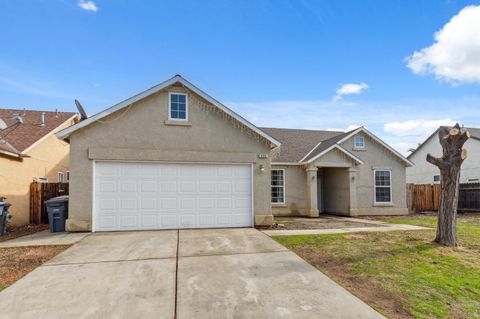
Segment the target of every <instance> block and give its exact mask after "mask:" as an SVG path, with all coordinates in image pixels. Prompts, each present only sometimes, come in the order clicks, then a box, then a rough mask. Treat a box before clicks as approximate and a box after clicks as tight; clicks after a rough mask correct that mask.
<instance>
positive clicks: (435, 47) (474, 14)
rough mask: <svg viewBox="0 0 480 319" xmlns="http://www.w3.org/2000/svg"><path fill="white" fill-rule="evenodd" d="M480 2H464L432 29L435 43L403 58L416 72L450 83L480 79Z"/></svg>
mask: <svg viewBox="0 0 480 319" xmlns="http://www.w3.org/2000/svg"><path fill="white" fill-rule="evenodd" d="M479 30H480V6H467V7H465V8H463V9H462V10H461V11H460V13H458V14H457V15H456V16H454V17H453V18H452V19H451V20H450V21H449V22H448V23H447V24H445V25H444V26H443V28H442V29H440V30H439V31H438V32H436V33H435V43H434V44H432V45H431V46H429V47H427V48H424V49H422V50H420V51H415V52H414V53H413V54H412V55H411V56H409V57H407V58H406V59H405V62H406V63H407V67H408V68H410V69H411V70H412V71H413V72H414V73H415V74H420V75H422V74H434V75H435V76H436V77H437V78H438V79H440V80H443V81H447V82H450V83H453V84H460V83H480V32H479Z"/></svg>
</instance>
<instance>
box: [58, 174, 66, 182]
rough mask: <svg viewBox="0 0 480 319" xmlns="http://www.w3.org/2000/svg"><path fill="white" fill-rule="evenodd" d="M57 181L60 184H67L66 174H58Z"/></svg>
mask: <svg viewBox="0 0 480 319" xmlns="http://www.w3.org/2000/svg"><path fill="white" fill-rule="evenodd" d="M60 176H61V177H62V178H60ZM57 179H58V182H59V183H65V173H64V172H58V173H57Z"/></svg>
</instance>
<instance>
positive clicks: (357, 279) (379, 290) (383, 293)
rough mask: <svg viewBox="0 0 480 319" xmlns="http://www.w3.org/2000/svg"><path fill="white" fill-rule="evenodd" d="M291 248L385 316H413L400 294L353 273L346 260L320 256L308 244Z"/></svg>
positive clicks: (396, 318)
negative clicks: (405, 306)
mask: <svg viewBox="0 0 480 319" xmlns="http://www.w3.org/2000/svg"><path fill="white" fill-rule="evenodd" d="M293 250H294V252H295V253H296V254H298V255H299V256H301V257H302V258H303V259H305V260H307V261H308V262H309V263H310V264H312V265H313V266H315V267H316V268H317V269H319V270H321V271H322V272H324V273H325V274H326V275H328V276H329V277H330V278H332V279H333V280H334V281H336V282H338V283H339V284H341V285H342V286H343V287H345V288H346V289H348V290H349V291H350V292H352V293H353V294H354V295H355V296H357V297H358V298H360V299H361V300H363V301H364V302H366V303H367V304H369V305H370V306H371V307H373V308H374V309H377V310H378V311H380V312H381V313H382V314H383V315H385V316H386V317H387V318H393V319H410V318H413V316H412V315H410V314H409V313H408V312H407V311H406V310H405V308H404V307H403V305H404V304H405V300H404V298H403V297H402V296H401V295H398V294H395V293H393V292H391V291H389V290H387V289H386V288H384V287H383V286H382V285H381V284H380V283H379V282H378V281H377V280H375V279H374V278H370V277H367V276H365V275H361V274H355V272H352V271H351V269H348V263H347V262H346V261H342V260H341V259H339V260H337V259H332V258H328V257H325V256H322V255H321V254H320V253H318V251H315V250H313V249H311V248H310V247H308V246H297V247H295V248H294V249H293Z"/></svg>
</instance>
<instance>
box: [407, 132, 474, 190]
mask: <svg viewBox="0 0 480 319" xmlns="http://www.w3.org/2000/svg"><path fill="white" fill-rule="evenodd" d="M464 148H466V149H467V151H468V156H467V158H466V159H465V161H464V162H463V164H462V170H461V172H460V182H461V183H467V182H469V180H470V182H475V179H478V180H479V181H480V141H479V140H476V139H473V138H471V139H469V140H467V142H466V143H465V145H464ZM428 153H430V154H432V155H433V156H436V157H441V156H442V147H441V146H440V142H439V141H438V133H437V134H436V135H435V136H433V137H432V138H430V139H429V140H428V141H426V142H425V144H424V145H423V146H422V147H421V148H420V149H419V150H418V151H417V152H415V153H414V154H413V155H412V156H411V157H410V160H411V161H412V162H413V163H414V164H415V166H412V167H409V168H407V183H414V184H433V183H434V181H433V176H434V175H440V171H439V170H438V168H437V167H436V166H434V165H432V164H430V163H428V162H427V161H426V158H427V154H428Z"/></svg>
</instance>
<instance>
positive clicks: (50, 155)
mask: <svg viewBox="0 0 480 319" xmlns="http://www.w3.org/2000/svg"><path fill="white" fill-rule="evenodd" d="M0 119H1V123H0V124H1V125H2V126H1V129H0V196H5V197H7V202H9V203H11V204H12V207H11V208H10V212H11V213H12V216H13V218H12V221H11V223H12V225H17V226H18V225H24V224H28V223H29V215H30V214H29V205H30V184H31V183H32V182H33V181H34V180H39V181H49V182H58V181H59V179H60V181H64V182H66V181H67V180H68V175H69V173H68V171H69V168H68V165H69V160H68V156H69V145H68V143H66V142H64V141H61V140H59V139H58V138H57V137H56V136H55V135H54V133H56V132H58V131H60V130H62V129H64V128H66V127H68V126H70V125H73V124H75V122H76V121H77V115H76V114H75V113H70V112H42V111H30V110H14V109H0Z"/></svg>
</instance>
